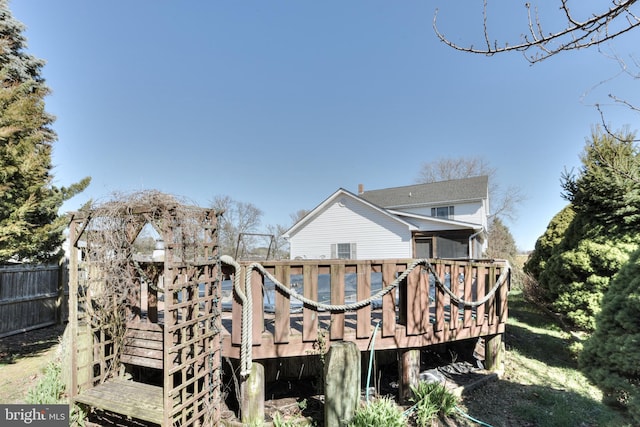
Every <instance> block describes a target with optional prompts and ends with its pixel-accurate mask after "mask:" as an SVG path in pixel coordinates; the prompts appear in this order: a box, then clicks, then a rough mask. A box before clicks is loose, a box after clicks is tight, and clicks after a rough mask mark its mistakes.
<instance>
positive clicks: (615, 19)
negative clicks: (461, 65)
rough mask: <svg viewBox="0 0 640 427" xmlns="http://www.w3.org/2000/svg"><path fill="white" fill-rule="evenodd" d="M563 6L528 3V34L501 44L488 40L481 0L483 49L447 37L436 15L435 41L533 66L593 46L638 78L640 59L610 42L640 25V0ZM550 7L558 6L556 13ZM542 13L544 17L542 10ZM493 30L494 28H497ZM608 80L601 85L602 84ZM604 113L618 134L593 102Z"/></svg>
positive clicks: (624, 102)
mask: <svg viewBox="0 0 640 427" xmlns="http://www.w3.org/2000/svg"><path fill="white" fill-rule="evenodd" d="M556 1H557V2H559V4H558V3H557V2H553V3H552V2H551V1H545V2H541V3H540V8H539V7H538V6H535V5H533V4H532V3H530V2H526V3H524V7H525V10H526V20H525V21H524V22H523V25H526V30H525V31H524V32H523V33H522V34H521V35H520V39H519V40H517V41H515V42H513V41H512V42H509V41H500V42H499V41H497V40H494V39H493V37H492V36H490V31H489V24H488V22H489V8H490V5H489V0H483V9H482V28H483V34H482V36H481V38H482V42H481V43H480V45H479V46H478V45H474V44H473V43H472V42H470V43H468V44H460V43H458V42H454V41H453V40H452V39H451V38H450V37H448V36H446V35H445V34H444V32H442V31H441V29H440V28H439V26H438V11H437V10H436V12H435V14H434V17H433V29H434V31H435V33H436V35H437V37H438V38H439V39H440V40H441V41H442V42H443V43H445V44H446V45H447V46H449V47H451V48H453V49H456V50H459V51H462V52H469V53H476V54H482V55H495V54H498V53H506V52H521V53H522V54H523V55H524V57H525V58H526V59H527V60H528V61H529V62H530V63H532V64H534V63H537V62H540V61H543V60H545V59H548V58H550V57H552V56H555V55H558V54H560V53H562V52H567V51H573V50H580V49H589V48H595V49H598V51H599V52H601V53H602V54H603V55H605V56H606V57H608V58H609V59H613V60H614V61H616V62H617V63H618V66H619V67H620V72H619V73H618V74H617V75H627V76H628V77H630V78H631V79H634V80H639V79H640V61H639V60H638V58H637V57H635V56H633V55H632V54H631V55H629V57H628V59H625V57H623V56H622V55H620V54H618V53H617V52H616V51H615V49H613V47H612V46H611V45H610V44H609V42H611V41H612V40H614V39H616V38H617V37H620V36H622V35H624V34H627V33H629V32H631V31H632V30H633V29H635V28H638V27H640V3H638V1H637V0H610V1H609V2H608V3H609V4H608V5H607V3H606V2H601V3H599V5H598V6H592V5H591V4H589V5H585V4H584V2H582V1H581V0H574V1H571V0H556ZM551 4H555V5H556V6H558V7H554V8H553V9H551V8H552V6H551ZM541 9H544V10H545V13H542V12H541V11H540V10H541ZM543 21H545V22H546V23H548V22H554V23H555V22H561V24H560V25H559V26H558V27H556V28H552V29H551V30H549V28H547V26H546V24H545V22H543ZM494 29H495V27H494ZM605 44H606V45H607V46H608V48H607V49H605V48H604V47H603V46H604V45H605ZM606 81H607V80H605V81H604V82H601V83H598V84H597V85H596V86H600V85H602V84H603V83H605V82H606ZM608 97H609V99H611V100H612V101H613V103H614V105H619V106H624V107H628V108H630V109H631V110H632V111H635V112H640V107H638V106H637V105H636V104H634V103H633V102H632V101H630V100H629V99H628V98H626V99H625V98H622V97H620V96H617V95H614V94H609V95H608ZM595 108H596V109H597V110H598V112H599V113H600V117H601V121H602V127H603V128H604V129H605V131H607V132H608V133H609V134H610V135H615V132H612V131H610V130H609V127H608V124H607V122H606V120H605V117H604V113H603V110H602V107H601V104H600V103H596V104H595Z"/></svg>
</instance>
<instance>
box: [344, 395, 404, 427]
mask: <svg viewBox="0 0 640 427" xmlns="http://www.w3.org/2000/svg"><path fill="white" fill-rule="evenodd" d="M405 421H406V420H405V419H404V415H403V414H402V410H401V409H400V408H399V407H398V405H396V403H395V401H394V400H393V399H391V398H390V397H382V398H380V399H376V400H374V401H372V402H371V403H369V404H365V405H362V406H360V407H359V408H358V409H357V410H356V412H355V413H354V414H353V418H352V419H351V421H349V427H367V426H379V427H382V426H385V427H386V426H389V427H404V426H405V425H406V422H405Z"/></svg>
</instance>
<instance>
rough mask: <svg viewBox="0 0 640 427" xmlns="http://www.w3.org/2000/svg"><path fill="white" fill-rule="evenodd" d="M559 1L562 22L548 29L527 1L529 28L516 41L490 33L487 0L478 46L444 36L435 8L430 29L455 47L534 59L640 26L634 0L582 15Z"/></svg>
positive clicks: (595, 43)
mask: <svg viewBox="0 0 640 427" xmlns="http://www.w3.org/2000/svg"><path fill="white" fill-rule="evenodd" d="M559 1H560V7H559V13H560V14H561V15H562V20H563V21H564V24H563V26H562V27H561V28H558V29H554V30H551V31H548V30H547V29H546V28H545V27H544V23H543V22H542V20H541V19H540V14H539V12H538V8H537V7H536V6H533V5H532V4H531V3H529V2H526V3H525V4H524V7H525V8H526V12H527V18H528V22H527V27H528V28H527V31H526V33H524V34H522V36H521V40H520V41H518V42H516V43H508V42H501V43H499V42H498V41H495V40H492V38H491V37H490V36H489V28H488V25H487V22H488V9H489V8H488V0H484V7H483V23H484V43H483V45H482V46H481V47H475V46H474V45H472V44H471V45H460V44H458V43H456V42H453V41H452V40H451V39H450V38H448V37H447V36H445V35H444V33H442V31H440V29H439V28H438V21H437V18H438V11H437V10H436V13H435V14H434V17H433V29H434V31H435V33H436V35H437V36H438V38H439V39H440V40H441V41H442V42H444V43H446V44H447V45H448V46H450V47H452V48H454V49H457V50H461V51H464V52H470V53H480V54H484V55H494V54H496V53H502V52H512V51H517V52H524V54H525V57H526V58H527V60H529V61H530V62H532V63H535V62H540V61H542V60H544V59H547V58H549V57H551V56H553V55H557V54H558V53H561V52H565V51H569V50H576V49H585V48H589V47H592V46H599V45H601V44H602V43H605V42H607V41H609V40H613V39H614V38H616V37H618V36H620V35H622V34H625V33H627V32H629V31H631V30H633V29H634V28H636V27H639V26H640V15H639V14H640V10H638V11H637V12H636V10H635V7H637V5H636V3H637V0H611V1H610V2H609V3H610V4H609V6H608V7H607V6H605V3H604V2H602V3H601V4H602V6H601V7H602V8H601V9H599V10H596V11H590V12H588V13H585V16H578V14H577V13H576V12H575V11H574V10H573V8H572V7H570V0H559ZM579 3H580V0H576V2H574V3H573V5H575V6H576V8H578V7H580V4H579ZM532 51H533V53H531V52H532Z"/></svg>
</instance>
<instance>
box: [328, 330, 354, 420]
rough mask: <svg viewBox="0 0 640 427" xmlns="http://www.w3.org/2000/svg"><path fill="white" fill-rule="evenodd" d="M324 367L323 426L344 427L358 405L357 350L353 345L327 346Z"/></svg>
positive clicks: (337, 344)
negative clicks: (327, 350)
mask: <svg viewBox="0 0 640 427" xmlns="http://www.w3.org/2000/svg"><path fill="white" fill-rule="evenodd" d="M325 363H326V364H325V368H324V396H325V397H324V425H325V426H327V427H335V426H342V425H346V423H347V422H348V421H349V420H350V419H351V418H352V417H353V414H354V413H355V411H356V409H357V407H358V403H359V402H360V373H361V369H362V368H361V366H360V351H359V350H358V346H357V345H356V343H354V342H348V341H342V342H336V343H334V344H332V345H331V347H330V348H329V352H328V354H327V359H326V362H325Z"/></svg>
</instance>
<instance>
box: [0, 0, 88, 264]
mask: <svg viewBox="0 0 640 427" xmlns="http://www.w3.org/2000/svg"><path fill="white" fill-rule="evenodd" d="M23 31H24V26H23V25H22V24H21V23H20V22H18V21H17V20H15V19H14V18H13V15H12V13H11V11H10V10H9V6H8V2H7V0H0V261H7V260H10V259H14V260H47V259H51V258H55V257H56V256H57V255H58V252H59V249H60V245H61V243H62V241H63V231H64V228H65V226H66V218H65V217H63V216H59V215H58V210H59V208H60V207H61V206H62V203H63V202H64V201H65V200H68V199H69V198H70V197H72V196H74V195H75V194H77V193H79V192H80V191H82V190H84V188H86V186H87V185H88V184H89V180H90V179H89V178H85V179H83V180H82V181H80V182H79V183H76V184H73V185H71V186H70V187H66V188H65V187H56V186H54V185H53V184H52V180H53V176H52V174H51V169H52V164H51V151H52V146H53V142H54V141H56V139H57V136H56V133H55V132H54V130H53V129H52V128H51V125H52V124H53V122H54V117H53V116H51V115H50V114H48V113H47V112H46V111H45V105H44V98H45V97H46V96H47V95H48V94H49V89H48V87H47V86H46V84H45V81H44V79H43V78H42V76H41V70H42V67H43V66H44V61H42V60H40V59H37V58H35V57H33V56H31V55H29V54H27V53H26V52H25V49H26V39H25V37H24V36H23V34H22V33H23Z"/></svg>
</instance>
